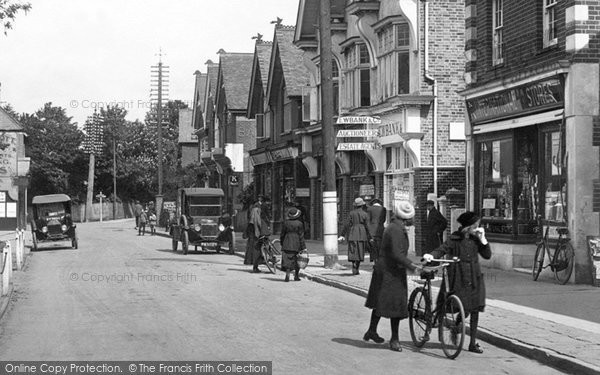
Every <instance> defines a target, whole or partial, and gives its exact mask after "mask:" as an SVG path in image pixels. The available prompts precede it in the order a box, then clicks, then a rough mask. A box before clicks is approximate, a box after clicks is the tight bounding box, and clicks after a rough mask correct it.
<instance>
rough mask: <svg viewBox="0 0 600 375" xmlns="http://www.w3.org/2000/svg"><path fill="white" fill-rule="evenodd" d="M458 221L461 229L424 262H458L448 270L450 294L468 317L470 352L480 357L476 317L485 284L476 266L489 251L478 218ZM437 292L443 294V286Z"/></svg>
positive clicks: (466, 215) (469, 214)
mask: <svg viewBox="0 0 600 375" xmlns="http://www.w3.org/2000/svg"><path fill="white" fill-rule="evenodd" d="M457 221H458V222H459V223H460V225H461V227H460V228H459V230H458V231H456V232H454V233H452V235H450V238H448V240H447V241H446V242H445V243H443V244H442V245H441V246H440V247H438V248H437V249H435V250H434V251H432V252H431V255H429V254H425V255H424V256H423V259H424V260H430V259H431V258H433V257H435V258H440V257H443V256H448V257H450V258H453V257H457V258H458V259H460V262H459V263H457V264H456V265H454V266H451V267H450V268H449V269H448V280H449V283H450V290H451V291H453V292H454V294H455V295H456V296H458V298H460V300H461V302H462V304H463V307H464V309H465V315H466V316H469V314H470V315H471V319H470V325H469V327H470V337H471V338H470V344H469V351H470V352H474V353H483V349H481V347H480V346H479V344H478V343H477V340H476V336H477V326H478V323H479V313H480V312H483V310H484V308H485V283H484V280H483V274H482V273H481V267H480V266H479V256H481V257H482V258H484V259H490V258H491V257H492V250H491V249H490V245H489V243H488V241H487V239H486V238H485V231H484V229H483V228H480V227H479V222H480V219H479V216H477V215H476V214H475V213H474V212H471V211H467V212H465V213H463V214H461V215H460V216H459V217H458V219H457ZM440 290H445V285H442V286H441V287H440Z"/></svg>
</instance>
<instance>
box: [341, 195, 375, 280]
mask: <svg viewBox="0 0 600 375" xmlns="http://www.w3.org/2000/svg"><path fill="white" fill-rule="evenodd" d="M368 221H369V216H368V215H367V212H366V211H365V201H364V200H363V199H362V198H360V197H359V198H356V199H355V200H354V209H353V210H352V211H350V213H349V214H348V220H347V221H346V225H344V228H343V229H342V235H341V236H340V237H339V238H338V241H344V240H345V239H347V240H348V261H350V262H352V274H353V275H358V274H359V271H358V269H359V267H360V262H362V261H364V260H365V249H366V248H367V246H368V244H369V240H370V239H371V236H370V235H369V228H368V227H367V222H368ZM346 236H347V238H346Z"/></svg>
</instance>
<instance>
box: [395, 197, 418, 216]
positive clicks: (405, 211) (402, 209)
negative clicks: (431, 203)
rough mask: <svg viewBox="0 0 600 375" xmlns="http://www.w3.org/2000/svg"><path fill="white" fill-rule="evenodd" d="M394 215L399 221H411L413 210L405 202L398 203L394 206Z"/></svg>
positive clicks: (411, 206)
mask: <svg viewBox="0 0 600 375" xmlns="http://www.w3.org/2000/svg"><path fill="white" fill-rule="evenodd" d="M394 215H396V216H398V217H399V218H401V219H405V220H407V219H412V218H413V217H414V216H415V208H414V207H413V205H412V204H410V203H409V202H407V201H399V202H396V204H394Z"/></svg>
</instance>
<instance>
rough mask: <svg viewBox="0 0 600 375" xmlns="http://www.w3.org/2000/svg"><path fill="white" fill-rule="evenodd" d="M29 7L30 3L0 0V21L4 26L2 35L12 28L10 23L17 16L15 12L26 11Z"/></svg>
mask: <svg viewBox="0 0 600 375" xmlns="http://www.w3.org/2000/svg"><path fill="white" fill-rule="evenodd" d="M30 9H31V3H21V2H15V1H13V0H0V22H1V23H2V27H3V28H4V35H6V33H7V31H8V30H9V29H12V23H13V21H14V20H15V18H16V17H17V13H19V12H20V11H23V12H25V13H27V12H28V11H29V10H30Z"/></svg>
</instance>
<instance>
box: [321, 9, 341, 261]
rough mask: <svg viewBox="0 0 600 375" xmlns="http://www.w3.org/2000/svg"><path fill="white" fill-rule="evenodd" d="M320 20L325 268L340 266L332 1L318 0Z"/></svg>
mask: <svg viewBox="0 0 600 375" xmlns="http://www.w3.org/2000/svg"><path fill="white" fill-rule="evenodd" d="M320 3H321V12H320V22H319V38H320V41H319V42H320V43H319V44H320V50H321V56H320V69H321V124H322V125H321V126H322V133H321V134H322V137H323V172H322V173H323V174H322V178H323V180H322V182H323V241H324V247H325V267H326V268H339V263H338V243H337V238H338V235H337V225H338V222H337V190H336V187H335V132H334V129H333V81H332V69H331V63H332V61H333V60H332V54H331V2H330V0H321V1H320Z"/></svg>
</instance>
